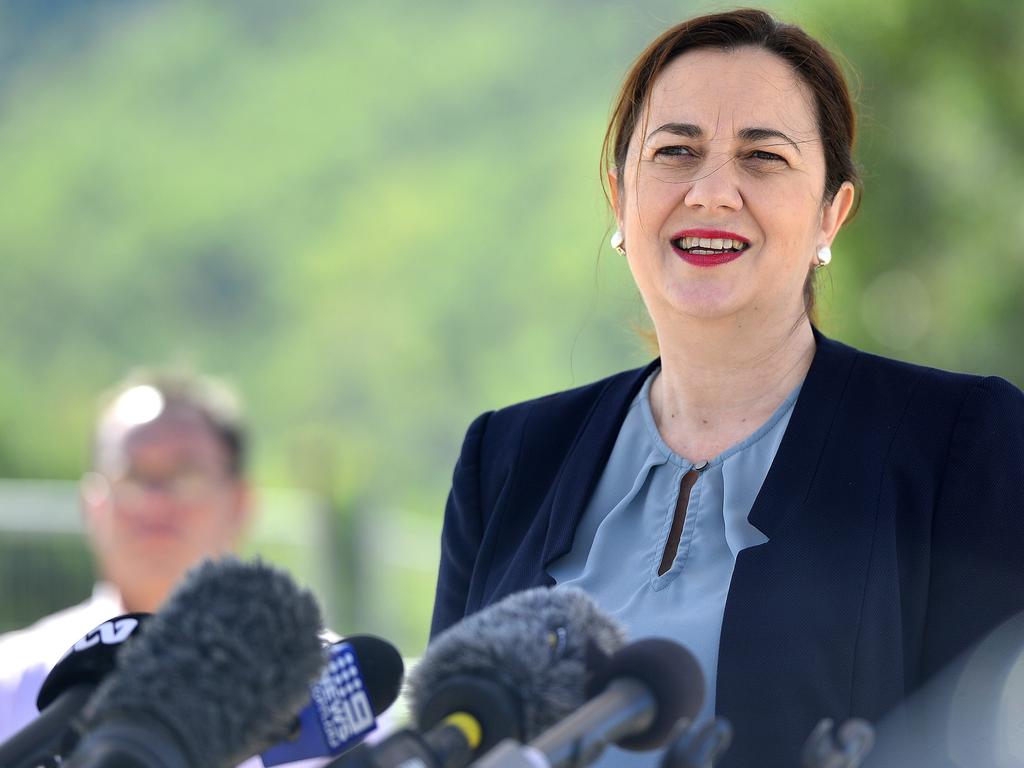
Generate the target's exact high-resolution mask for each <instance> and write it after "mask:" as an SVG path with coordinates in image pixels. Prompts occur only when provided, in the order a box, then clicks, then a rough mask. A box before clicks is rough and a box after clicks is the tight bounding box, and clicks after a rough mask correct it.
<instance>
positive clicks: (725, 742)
mask: <svg viewBox="0 0 1024 768" xmlns="http://www.w3.org/2000/svg"><path fill="white" fill-rule="evenodd" d="M680 726H682V727H680ZM676 727H677V732H678V735H677V736H676V737H675V738H674V739H673V740H672V743H671V744H670V745H669V747H668V749H666V750H665V754H664V756H663V757H662V759H661V763H660V768H711V766H713V765H714V764H715V763H717V762H718V758H719V757H721V756H722V754H724V753H725V751H726V750H727V749H728V748H729V745H730V744H732V724H731V723H730V722H729V721H728V720H726V719H725V718H722V717H716V718H714V719H713V720H711V722H709V723H705V724H704V725H703V726H700V727H699V728H695V727H693V724H692V723H690V722H688V721H686V720H680V721H679V725H677V726H676Z"/></svg>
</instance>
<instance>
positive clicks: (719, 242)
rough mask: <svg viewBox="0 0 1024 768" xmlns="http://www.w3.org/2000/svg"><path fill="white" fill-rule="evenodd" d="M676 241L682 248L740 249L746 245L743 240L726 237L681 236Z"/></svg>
mask: <svg viewBox="0 0 1024 768" xmlns="http://www.w3.org/2000/svg"><path fill="white" fill-rule="evenodd" d="M676 243H677V244H678V245H679V246H680V247H681V248H683V250H689V249H691V248H708V249H711V250H715V251H724V250H734V251H742V250H743V249H744V248H746V247H747V244H746V243H744V242H743V241H741V240H733V239H732V238H728V237H715V238H707V237H681V238H679V240H677V241H676Z"/></svg>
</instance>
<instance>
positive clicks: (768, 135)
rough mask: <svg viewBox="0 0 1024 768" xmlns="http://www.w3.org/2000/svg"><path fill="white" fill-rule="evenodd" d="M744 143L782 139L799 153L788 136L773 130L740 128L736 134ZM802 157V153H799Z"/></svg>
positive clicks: (798, 149) (794, 143)
mask: <svg viewBox="0 0 1024 768" xmlns="http://www.w3.org/2000/svg"><path fill="white" fill-rule="evenodd" d="M736 135H737V136H738V137H739V138H741V139H743V140H744V141H764V140H765V139H782V140H783V141H786V142H789V143H790V144H792V145H793V149H795V150H796V151H797V152H800V147H799V146H798V145H797V143H796V142H795V141H793V140H792V139H791V138H789V136H787V135H786V134H784V133H783V132H782V131H777V130H775V129H774V128H741V129H740V130H739V132H738V133H737V134H736ZM800 154H801V155H802V154H803V152H800Z"/></svg>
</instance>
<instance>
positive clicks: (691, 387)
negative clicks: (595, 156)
mask: <svg viewBox="0 0 1024 768" xmlns="http://www.w3.org/2000/svg"><path fill="white" fill-rule="evenodd" d="M939 118H940V115H939V114H938V113H937V114H936V122H935V125H934V126H933V130H935V131H940V130H942V126H941V122H940V120H939ZM854 137H855V116H854V110H853V103H852V98H851V96H850V93H849V90H848V88H847V85H846V82H845V79H844V77H843V74H842V72H841V70H840V68H839V67H838V65H837V64H836V62H835V60H834V59H833V58H832V56H831V55H830V54H829V53H828V51H826V50H825V49H824V48H823V47H822V46H821V44H820V43H818V42H817V41H816V40H814V39H813V38H811V37H810V36H808V35H807V34H806V33H805V32H804V31H803V30H802V29H800V28H799V27H796V26H793V25H787V24H782V23H780V22H778V21H776V20H775V19H774V18H772V17H771V16H770V15H768V14H766V13H764V12H761V11H757V10H753V9H744V10H739V11H735V12H728V13H721V14H712V15H708V16H703V17H700V18H697V19H693V20H690V21H687V22H684V23H682V24H679V25H677V26H675V27H673V28H672V29H670V30H668V31H667V32H665V33H664V34H663V35H662V36H661V37H659V38H658V39H657V40H655V41H654V42H653V43H652V44H651V45H650V46H649V47H648V48H647V49H646V50H645V51H644V52H643V53H642V54H641V56H640V57H639V59H638V60H637V61H636V62H635V64H634V65H633V68H632V69H631V70H630V72H629V73H628V75H627V77H626V79H625V83H624V85H623V88H622V91H621V94H620V97H619V99H618V101H617V103H616V105H615V107H614V109H613V113H612V118H611V123H610V125H609V127H608V130H607V134H606V142H605V157H604V158H603V160H604V163H605V164H606V168H607V181H608V184H609V187H610V198H611V204H612V209H613V213H614V216H615V220H616V224H617V227H618V229H617V231H616V232H615V234H614V235H613V237H612V241H611V245H612V247H613V248H614V249H615V250H616V251H617V252H619V253H620V254H621V255H622V256H623V257H624V258H625V259H626V261H627V262H628V265H629V268H630V270H631V272H632V275H633V278H634V281H635V283H636V285H637V288H638V290H639V292H640V294H641V296H642V298H643V300H644V303H645V305H646V307H647V310H648V313H649V315H650V317H651V319H652V321H653V325H654V332H655V335H656V338H657V342H658V347H659V350H660V355H661V356H660V358H659V359H657V360H655V361H653V362H652V363H651V364H649V365H648V366H646V367H644V368H642V369H637V370H633V371H627V372H624V373H620V374H618V375H615V376H612V377H610V378H607V379H605V380H603V381H600V382H597V383H595V384H591V385H588V386H583V387H580V388H577V389H574V390H570V391H568V392H562V393H559V394H554V395H550V396H548V397H544V398H541V399H538V400H534V401H530V402H527V403H522V404H519V405H513V406H511V407H507V408H503V409H501V410H498V411H494V412H488V413H485V414H483V415H482V416H480V417H479V418H477V419H476V420H475V421H474V422H473V423H472V425H471V426H470V427H469V430H468V432H467V434H466V438H465V442H464V444H463V446H462V451H461V455H460V457H459V460H458V463H457V464H456V467H455V472H454V478H453V483H452V489H451V493H450V495H449V499H448V505H447V508H446V511H445V520H444V528H443V533H442V542H441V562H440V571H439V576H438V584H437V594H436V600H435V606H434V618H433V626H432V634H433V635H436V634H437V633H438V632H441V631H443V630H444V629H446V628H447V627H449V626H451V625H452V624H454V623H456V622H457V621H459V620H460V619H461V618H462V617H464V616H466V615H468V614H471V613H474V612H476V611H478V610H480V609H481V608H484V607H485V606H487V605H489V604H491V603H494V602H495V601H498V600H500V599H501V598H503V597H505V596H506V595H508V594H510V593H513V592H516V591H519V590H522V589H526V588H529V587H535V586H540V585H556V586H561V585H576V586H578V587H581V588H583V589H585V590H586V591H588V592H589V593H590V594H591V595H592V596H593V597H594V598H595V600H596V601H597V602H598V604H599V605H600V606H602V607H603V608H604V609H605V610H606V611H607V612H608V613H609V614H610V615H612V616H614V617H615V618H618V619H619V620H621V621H622V623H623V624H624V625H625V627H626V628H627V630H628V632H629V634H630V635H631V637H632V638H634V639H635V638H639V637H646V636H659V635H660V636H668V637H670V638H672V639H674V640H677V641H679V642H681V643H683V644H684V645H686V646H688V647H689V648H690V649H691V650H693V651H694V653H695V654H696V656H697V658H698V659H699V661H700V662H701V666H702V668H703V670H704V673H705V676H706V679H707V681H708V688H707V698H706V700H705V706H704V710H703V711H702V713H701V715H700V718H699V720H700V721H706V720H707V719H709V718H710V717H712V716H713V715H714V714H718V715H721V716H724V717H725V718H727V719H729V720H730V721H731V722H732V725H733V727H734V730H735V739H734V741H733V745H732V747H731V749H730V750H729V751H728V752H727V753H726V755H725V757H724V759H723V761H722V763H721V764H722V765H723V766H753V765H759V766H764V768H775V767H778V768H782V766H787V767H789V766H794V765H798V764H799V763H800V748H801V745H802V744H803V743H804V741H805V739H806V738H807V736H808V735H809V734H810V733H811V731H812V729H813V728H814V726H815V724H816V723H817V722H818V721H819V720H820V719H821V718H825V717H829V718H832V719H833V720H835V721H844V720H846V719H848V718H851V717H865V718H869V719H872V720H877V719H878V718H880V717H881V716H883V715H884V714H885V713H886V712H888V711H889V710H891V709H892V708H893V707H894V706H896V705H897V704H898V703H899V702H900V701H901V699H903V698H904V697H905V696H907V695H909V694H910V693H912V692H913V691H914V690H915V689H917V688H918V687H920V686H921V685H922V684H923V683H924V682H925V681H927V680H928V679H929V678H931V677H932V676H934V675H935V674H936V673H937V672H939V671H940V670H942V669H943V668H944V666H945V665H947V664H948V663H949V662H950V661H951V660H952V659H953V658H954V657H955V656H956V655H957V654H959V653H960V652H961V651H962V650H964V649H965V648H967V647H969V646H970V645H971V644H972V643H974V642H976V641H978V640H979V639H980V638H982V637H984V636H985V635H986V633H988V632H989V631H990V630H992V629H993V628H994V627H995V626H996V625H997V624H999V623H1000V622H1001V621H1003V620H1004V619H1006V618H1007V617H1009V616H1011V615H1013V614H1015V613H1017V612H1019V611H1021V610H1024V514H1022V513H1024V394H1022V393H1021V391H1020V390H1019V389H1017V388H1016V387H1014V386H1013V385H1011V384H1009V383H1008V382H1006V381H1004V380H1002V379H999V378H996V377H988V378H983V377H980V376H972V375H965V374H957V373H950V372H946V371H940V370H936V369H930V368H924V367H920V366H915V365H912V364H908V363H903V362H898V361H894V360H888V359H884V358H881V357H877V356H874V355H870V354H866V353H864V352H860V351H858V350H856V349H852V348H851V347H848V346H846V345H844V344H841V343H839V342H837V341H833V340H831V339H829V338H827V337H825V336H824V335H823V334H822V333H821V332H820V331H819V330H818V329H817V327H816V326H815V324H814V313H813V310H814V288H815V275H816V274H817V273H819V271H820V270H822V269H824V268H826V267H827V265H828V263H829V261H830V260H831V258H832V250H831V248H832V244H833V240H834V238H835V237H836V235H837V234H838V233H839V231H840V229H841V227H842V226H843V224H844V222H845V221H846V219H847V217H848V216H849V214H850V212H851V211H852V210H853V208H854V204H855V200H856V197H857V194H858V188H859V182H858V173H857V169H856V166H855V164H854V161H853V157H852V150H853V144H854ZM935 160H936V162H938V163H941V162H942V158H935ZM908 226H910V224H909V222H908ZM880 245H881V246H882V247H884V244H880ZM839 257H840V258H841V255H840V256H839ZM891 258H892V259H894V260H898V259H899V258H900V254H899V253H892V254H891ZM978 258H979V267H978V268H979V269H983V268H984V265H983V263H982V261H983V257H982V256H981V255H979V256H978ZM993 279H997V277H996V276H995V275H993ZM660 759H661V758H660V755H658V754H657V753H647V754H636V753H626V752H623V751H621V750H617V749H611V750H609V751H608V752H607V753H606V755H605V757H604V758H602V760H601V764H602V765H614V766H655V765H657V764H658V763H659V761H660Z"/></svg>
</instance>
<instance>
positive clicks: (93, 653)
mask: <svg viewBox="0 0 1024 768" xmlns="http://www.w3.org/2000/svg"><path fill="white" fill-rule="evenodd" d="M148 617H149V614H148V613H128V614H125V615H123V616H118V617H116V618H113V619H110V620H109V621H105V622H103V623H102V624H100V625H99V626H98V627H96V628H95V629H93V630H91V631H89V632H87V633H86V634H85V636H84V637H83V638H82V639H81V640H79V641H78V642H76V643H75V644H74V645H73V646H71V648H69V649H68V652H67V653H65V654H64V655H63V656H62V657H61V659H60V661H58V662H57V664H56V666H54V668H53V669H52V670H50V674H48V675H47V676H46V679H45V680H44V681H43V686H42V688H40V689H39V695H38V696H37V698H36V708H37V709H38V710H39V712H40V714H39V717H37V718H36V719H35V720H33V721H32V722H31V723H29V724H28V725H26V726H25V727H24V728H22V729H21V730H20V731H18V732H17V733H16V734H14V735H13V736H11V737H10V738H9V739H8V740H7V741H6V742H4V744H2V745H0V766H4V768H21V766H34V765H37V764H39V763H42V762H45V761H46V760H49V759H50V758H51V757H52V756H53V755H55V754H60V753H61V752H63V751H65V750H67V749H69V748H70V747H71V746H72V745H71V743H70V741H71V739H72V737H73V734H71V733H69V727H70V725H71V721H72V719H73V718H74V716H75V715H77V714H78V712H79V711H80V710H81V709H82V707H83V706H85V703H86V702H87V701H88V700H89V697H90V696H91V695H92V693H93V691H94V690H95V689H96V686H98V685H99V684H100V682H101V681H102V680H103V678H105V677H106V676H107V675H108V674H109V673H110V672H111V671H113V669H114V664H115V660H116V657H117V654H118V652H119V651H120V649H121V647H122V644H123V643H125V642H126V641H128V640H129V639H130V638H132V637H133V636H134V635H135V634H136V633H137V632H138V631H139V629H140V627H141V626H142V623H143V622H144V621H145V620H146V619H147V618H148Z"/></svg>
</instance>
